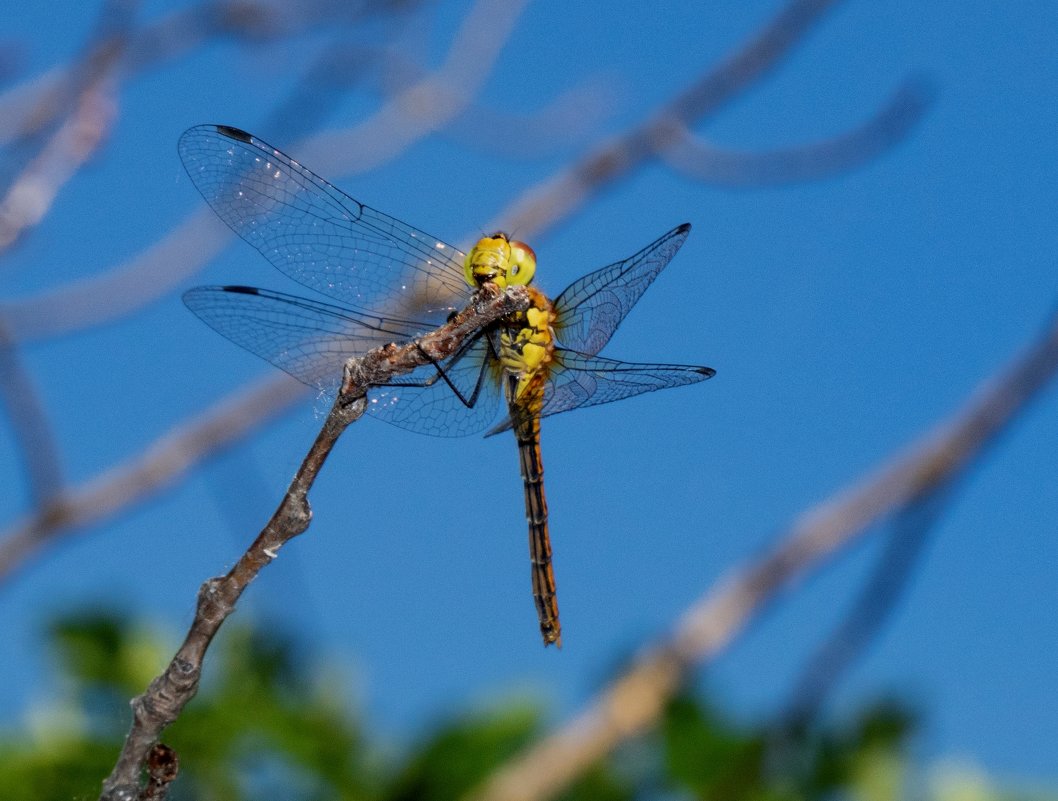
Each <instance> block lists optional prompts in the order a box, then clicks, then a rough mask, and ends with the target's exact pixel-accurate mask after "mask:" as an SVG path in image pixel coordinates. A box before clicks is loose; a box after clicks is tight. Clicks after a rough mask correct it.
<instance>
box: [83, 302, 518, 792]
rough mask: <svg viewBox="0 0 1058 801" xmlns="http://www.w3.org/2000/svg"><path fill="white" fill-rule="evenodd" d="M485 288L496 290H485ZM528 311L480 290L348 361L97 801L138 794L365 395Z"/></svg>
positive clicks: (301, 516) (135, 704)
mask: <svg viewBox="0 0 1058 801" xmlns="http://www.w3.org/2000/svg"><path fill="white" fill-rule="evenodd" d="M486 286H487V287H489V286H491V285H486ZM528 305H529V295H528V292H526V290H525V288H524V287H516V288H512V289H509V290H507V291H506V292H505V293H500V292H498V291H496V290H495V288H494V287H493V288H492V289H491V290H487V289H483V290H481V291H480V292H479V293H478V296H477V297H476V298H475V301H474V302H473V303H472V304H471V306H469V307H468V308H466V309H464V310H463V311H461V312H460V313H459V314H457V315H455V317H454V318H453V319H452V320H451V321H450V322H448V323H446V324H445V325H444V326H442V327H441V328H439V329H437V330H436V331H432V332H430V333H429V334H426V335H425V336H423V337H421V338H420V339H419V340H417V341H416V342H411V343H408V344H406V345H403V346H399V347H398V346H397V345H386V346H385V347H381V348H376V349H375V350H372V351H370V352H369V353H367V354H366V355H365V356H363V357H361V358H359V359H350V360H349V362H348V364H347V365H346V368H345V380H344V382H343V384H342V389H341V391H340V392H339V393H338V397H337V398H336V399H335V401H334V405H333V406H332V407H331V411H330V414H328V415H327V418H326V420H324V422H323V427H322V428H321V429H320V433H319V434H318V435H317V436H316V440H315V441H314V442H313V443H312V447H311V448H310V449H309V452H308V454H306V456H305V459H304V461H303V462H302V463H301V467H300V468H299V469H298V472H297V473H296V474H295V476H294V480H293V481H292V482H291V484H290V487H289V488H288V489H287V492H286V494H285V495H284V496H283V500H282V501H281V502H280V504H279V507H278V508H277V509H276V511H275V513H274V514H273V515H272V518H271V520H269V521H268V523H267V525H265V527H264V529H262V531H261V533H260V534H259V535H258V536H257V539H255V540H254V542H253V544H252V545H250V547H249V548H248V549H247V550H246V552H245V553H244V554H243V555H242V556H241V557H240V558H239V561H238V562H236V563H235V566H234V567H232V569H231V570H229V571H228V573H227V574H225V575H224V576H219V577H216V578H211V579H209V580H207V581H206V582H205V583H204V584H203V585H202V587H201V589H200V590H199V594H198V604H197V608H196V610H195V619H194V620H193V621H192V623H191V628H190V630H189V631H188V633H187V637H186V638H185V639H184V642H183V644H182V645H181V646H180V648H179V650H178V651H177V652H176V655H175V656H174V657H173V659H172V661H171V662H170V663H169V666H168V667H167V668H166V669H165V671H164V672H163V673H162V674H161V675H160V676H158V677H157V678H156V679H154V681H152V682H151V684H150V686H149V687H148V688H147V690H146V691H145V692H144V693H143V695H140V696H137V697H136V698H134V699H133V701H132V710H133V721H132V726H131V727H130V729H129V734H128V737H127V738H126V740H125V745H124V747H123V748H122V751H121V754H120V756H119V757H118V761H117V764H116V765H115V766H114V770H113V771H112V772H111V774H110V776H108V777H107V779H106V781H105V782H104V783H103V792H102V795H101V796H100V801H130V800H131V799H135V798H138V797H139V793H140V792H141V789H142V788H141V787H140V774H141V772H142V770H143V766H144V764H145V762H146V761H147V759H148V758H149V756H150V754H151V752H152V749H153V748H154V746H155V745H156V744H157V743H158V738H159V737H160V736H161V733H162V731H163V730H164V729H165V728H166V727H167V726H169V725H170V724H171V723H172V722H173V721H175V720H176V718H177V717H178V716H179V715H180V712H181V710H183V708H184V706H186V705H187V703H188V702H190V701H191V699H192V698H193V697H194V696H195V693H196V692H197V691H198V683H199V678H200V677H201V675H202V663H203V660H204V659H205V656H206V650H207V649H208V648H209V645H210V643H211V642H212V641H213V638H214V636H216V634H217V632H218V631H219V630H220V627H221V625H222V624H223V623H224V621H225V619H227V617H228V615H230V614H231V613H232V612H233V611H235V605H236V603H238V600H239V598H240V596H241V595H242V593H243V591H244V590H245V589H246V588H247V587H248V586H249V584H250V582H252V581H253V580H254V579H255V578H256V577H257V575H258V573H260V572H261V570H262V569H263V568H264V567H265V566H266V565H268V564H270V563H271V562H272V560H273V559H275V558H276V557H277V556H278V554H279V549H280V548H282V547H283V546H284V545H286V544H287V543H288V542H290V540H292V539H293V538H294V537H296V536H298V535H299V534H302V533H303V532H304V531H305V530H306V529H307V528H308V526H309V520H310V518H311V512H310V510H309V502H308V492H309V489H311V487H312V485H313V483H314V482H315V480H316V476H317V475H318V474H319V471H320V469H321V468H322V467H323V463H324V462H325V461H326V459H327V457H328V455H330V452H331V450H332V449H333V448H334V445H335V443H336V442H337V441H338V437H340V436H341V434H342V432H343V431H345V429H346V428H347V427H348V426H349V425H350V424H351V423H354V422H356V421H357V420H358V419H360V417H361V416H362V415H363V413H364V411H365V410H366V408H367V395H366V393H367V390H368V389H369V388H370V387H372V386H378V385H380V384H386V383H389V382H390V381H391V380H392V379H393V378H394V377H396V376H399V375H404V374H406V373H410V372H411V371H412V370H414V369H416V368H417V367H423V366H425V365H429V364H437V363H439V362H443V361H444V360H445V359H446V358H447V357H449V356H451V355H452V354H453V353H455V351H456V350H457V349H458V348H459V346H460V344H461V343H462V342H463V340H464V339H466V338H467V337H468V336H471V335H472V334H474V333H475V332H476V331H478V330H479V329H481V328H482V327H484V326H487V325H488V324H489V323H492V322H494V321H495V320H497V319H499V318H500V317H502V316H504V315H507V314H511V313H512V312H514V311H517V310H524V309H525V308H526V307H528Z"/></svg>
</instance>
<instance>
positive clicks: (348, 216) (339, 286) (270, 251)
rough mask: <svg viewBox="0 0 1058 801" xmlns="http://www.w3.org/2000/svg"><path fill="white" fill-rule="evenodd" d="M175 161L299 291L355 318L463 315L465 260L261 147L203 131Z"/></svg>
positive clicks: (216, 129) (191, 134) (184, 142)
mask: <svg viewBox="0 0 1058 801" xmlns="http://www.w3.org/2000/svg"><path fill="white" fill-rule="evenodd" d="M179 152H180V158H181V159H182V160H183V162H184V167H185V168H186V169H187V173H188V175H190V176H191V180H192V181H193V182H194V184H195V186H196V187H197V188H198V190H199V191H200V192H201V193H202V196H203V197H204V198H205V199H206V202H208V203H209V205H210V206H211V207H212V208H213V210H214V211H215V212H216V213H217V215H218V216H219V217H220V218H221V219H222V220H223V221H224V222H225V223H227V224H228V226H229V227H230V228H231V229H232V230H233V231H235V233H237V234H238V235H239V236H241V237H242V238H243V239H245V240H246V241H247V242H249V243H250V244H251V245H253V246H254V247H255V248H257V250H259V251H260V252H261V253H262V254H263V255H264V257H265V258H266V259H268V260H269V261H270V262H271V263H272V264H273V265H274V266H275V267H276V268H278V269H279V270H280V271H282V272H283V273H285V274H286V275H288V276H290V277H291V278H293V279H294V280H295V281H298V282H300V283H302V284H304V285H305V286H307V287H310V288H312V289H314V290H316V291H317V292H320V293H322V294H324V295H327V296H329V297H332V298H335V299H337V300H339V301H341V302H343V303H345V304H348V305H349V306H351V307H352V308H354V309H357V310H359V311H364V312H367V313H371V314H376V315H380V316H385V317H393V318H398V319H414V320H421V321H423V322H427V323H430V324H431V325H434V326H436V325H439V324H441V323H443V322H444V320H445V318H446V317H447V315H448V314H449V313H450V312H451V311H453V310H456V309H459V308H462V307H463V306H464V305H466V301H467V299H468V298H469V296H470V293H471V290H470V288H469V287H468V286H467V284H466V282H465V280H464V278H463V259H464V254H463V253H462V252H461V251H459V250H458V249H456V248H454V247H452V246H451V245H448V244H446V243H444V242H442V241H441V240H439V239H437V238H435V237H432V236H430V235H428V234H426V233H424V232H422V231H420V230H418V229H417V228H413V227H412V226H410V225H407V224H405V223H403V222H401V221H399V220H396V219H394V218H392V217H390V216H388V215H386V214H383V213H382V212H380V211H376V210H375V209H372V208H369V207H367V206H364V205H363V204H361V203H358V202H357V201H356V200H354V199H353V198H351V197H349V196H348V195H346V194H345V193H344V192H342V191H341V190H340V189H337V188H336V187H334V186H332V185H331V184H330V183H328V182H327V181H325V180H324V179H322V178H320V177H319V176H317V175H316V174H315V173H313V172H311V171H310V170H308V169H306V168H305V167H303V166H301V165H300V164H298V163H297V162H296V161H294V160H292V159H291V158H289V157H288V156H286V155H285V154H283V153H282V152H280V151H279V150H276V149H275V148H274V147H272V146H271V145H269V144H268V143H266V142H264V141H262V140H260V139H258V138H257V137H255V136H251V135H250V134H248V133H246V132H244V131H240V130H238V129H236V128H229V127H227V126H218V125H199V126H196V127H194V128H191V129H189V130H187V131H186V132H184V134H183V136H181V137H180V144H179Z"/></svg>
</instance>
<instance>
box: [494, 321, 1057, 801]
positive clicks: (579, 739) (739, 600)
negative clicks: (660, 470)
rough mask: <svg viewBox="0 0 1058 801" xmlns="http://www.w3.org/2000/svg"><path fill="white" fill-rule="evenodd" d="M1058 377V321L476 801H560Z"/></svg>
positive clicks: (803, 522)
mask: <svg viewBox="0 0 1058 801" xmlns="http://www.w3.org/2000/svg"><path fill="white" fill-rule="evenodd" d="M1056 372H1058V317H1055V318H1053V319H1052V320H1051V321H1050V322H1049V327H1048V330H1047V331H1046V333H1045V335H1044V336H1043V337H1042V338H1041V339H1040V340H1038V341H1037V342H1035V343H1034V344H1032V345H1031V347H1029V348H1028V349H1027V350H1026V352H1025V353H1024V354H1022V355H1021V356H1020V357H1018V358H1017V359H1016V360H1015V361H1014V363H1013V364H1012V365H1011V366H1010V367H1009V368H1008V369H1006V370H1005V371H1004V372H1003V373H1002V374H1000V375H999V376H998V377H997V378H996V379H994V380H992V381H990V382H988V383H986V384H985V385H984V386H982V387H981V388H980V389H979V390H978V392H977V393H975V395H974V396H973V397H971V398H970V400H969V401H968V402H967V404H966V406H965V407H964V408H963V409H962V410H961V411H959V412H958V413H956V414H955V415H953V416H952V417H951V418H950V419H949V420H946V421H943V422H942V423H940V424H939V425H938V426H937V427H936V428H935V429H934V430H933V431H931V432H929V433H928V434H926V435H925V436H924V437H922V438H921V439H920V440H919V441H918V442H916V443H915V444H914V445H912V447H911V448H910V449H908V450H907V451H906V452H905V453H904V454H903V455H902V456H898V457H896V458H895V459H893V460H892V461H891V462H889V463H888V464H885V465H883V466H882V467H881V468H880V469H879V470H878V471H877V472H876V473H875V474H873V475H870V476H868V477H867V478H865V479H863V480H862V481H861V482H859V483H858V484H855V485H853V486H851V487H849V488H848V489H846V490H845V491H843V492H840V493H838V494H836V495H835V496H833V497H832V498H830V499H829V500H827V501H824V502H823V503H822V504H820V505H818V506H816V507H814V508H812V509H809V510H808V511H807V512H806V513H804V514H803V515H802V516H801V517H800V518H799V519H798V520H796V521H795V522H794V523H793V525H792V526H791V528H790V529H789V530H788V531H787V533H786V535H785V536H784V537H782V538H781V539H780V540H779V542H778V544H777V545H776V546H775V547H774V548H773V549H772V550H771V551H770V552H768V553H766V554H765V555H764V556H763V557H761V558H760V559H758V560H756V561H754V562H751V563H749V564H747V565H745V566H744V567H742V568H741V569H738V570H735V571H733V572H732V573H731V574H729V575H728V576H727V578H726V579H725V580H722V581H721V582H720V583H719V584H718V585H716V586H715V587H714V588H713V589H712V590H711V591H709V592H708V593H707V594H706V595H705V596H703V597H702V598H701V599H700V600H699V601H698V602H696V603H695V604H694V605H693V606H692V607H691V608H690V609H688V610H687V612H686V613H685V614H684V615H683V616H682V618H681V619H680V620H679V622H678V623H677V625H676V628H675V630H674V631H673V632H672V633H671V634H669V635H668V636H666V637H664V638H663V639H661V640H660V641H659V642H656V643H654V644H653V645H651V646H650V647H648V648H646V649H645V650H644V651H643V652H642V653H641V655H640V656H639V658H638V659H637V660H636V661H635V663H634V664H633V665H632V667H631V668H630V669H629V670H628V671H627V672H626V673H625V674H624V675H622V676H620V677H619V678H618V679H617V680H616V681H614V682H613V683H612V684H610V685H609V686H608V687H607V688H605V689H604V690H603V691H602V692H601V693H600V694H599V695H598V696H597V697H596V698H595V699H594V700H592V701H591V702H590V703H589V704H588V706H587V707H586V708H585V709H584V710H583V711H582V712H581V713H580V714H578V715H577V716H576V717H575V718H574V719H573V720H571V721H570V722H569V723H568V724H566V725H565V726H563V727H562V728H560V729H559V730H558V731H556V732H554V733H553V734H551V735H550V736H548V737H547V738H545V739H544V740H542V741H541V742H539V743H538V744H536V745H534V746H532V747H531V748H529V749H528V750H527V751H526V752H525V753H523V754H521V755H520V756H518V757H517V758H515V759H514V760H512V761H511V762H510V763H508V764H507V765H506V766H504V767H502V768H501V769H500V770H499V771H497V772H496V773H495V774H493V776H492V777H491V778H490V779H489V780H488V781H487V782H486V784H485V785H484V786H483V787H482V788H481V790H480V791H479V792H478V793H477V794H476V795H475V796H474V799H475V801H498V800H499V799H503V801H530V800H532V801H539V799H545V798H552V797H554V796H555V795H556V794H557V793H559V792H561V791H562V789H564V788H566V787H568V786H569V784H570V783H571V782H572V781H573V780H574V779H575V778H576V777H577V776H578V775H580V774H581V773H582V772H583V771H584V770H586V769H587V768H589V767H590V766H591V765H592V764H594V763H595V762H596V761H597V760H598V759H600V758H601V757H603V756H604V755H605V754H607V753H609V752H610V751H611V750H612V749H613V748H614V747H615V746H616V745H617V744H618V743H620V742H622V741H623V740H625V739H627V738H629V737H632V736H634V735H636V734H639V733H641V732H643V731H645V730H647V729H648V728H649V727H651V726H652V725H653V724H654V723H655V722H656V720H657V719H658V716H659V715H660V714H661V712H662V710H663V709H664V706H665V704H666V702H667V701H668V699H669V698H671V697H672V695H673V693H675V692H676V691H677V690H678V689H679V688H680V686H681V685H682V684H683V682H684V681H685V679H686V678H687V676H688V674H689V672H690V671H691V669H692V668H693V667H694V666H695V665H696V664H698V663H700V662H703V661H707V660H709V659H711V658H713V657H715V656H716V655H717V654H718V653H719V652H720V651H721V650H722V649H723V648H724V647H725V646H726V645H727V644H728V643H730V642H731V640H732V639H734V638H735V637H736V636H737V635H738V634H739V633H740V632H741V631H742V630H743V629H744V628H745V627H746V625H747V623H748V622H749V621H750V620H751V619H752V618H753V617H754V616H755V615H756V614H757V613H759V612H760V611H761V609H762V608H763V607H764V606H765V605H766V604H767V603H769V602H770V601H773V600H774V599H775V598H776V596H777V595H778V594H779V592H780V591H782V590H785V589H787V588H788V587H789V586H790V585H792V584H793V583H794V581H795V580H797V579H800V578H803V577H804V576H805V575H806V574H807V573H808V572H809V571H810V570H812V569H815V568H819V567H820V566H821V565H822V564H823V563H824V562H825V561H826V560H827V559H828V558H830V557H833V556H834V555H835V554H836V553H837V552H838V551H839V550H840V549H841V548H843V547H846V546H848V545H849V544H850V543H851V542H853V541H854V540H855V539H856V538H857V537H858V536H859V535H860V534H861V533H862V532H864V531H865V530H866V529H867V528H869V527H870V526H872V525H873V524H875V523H877V522H879V521H881V520H884V519H886V518H888V517H889V516H890V515H892V514H893V513H894V512H896V511H898V510H900V509H902V508H907V507H909V506H910V505H913V504H914V503H916V502H917V501H919V500H921V499H923V498H927V497H929V496H930V495H931V493H934V492H936V491H937V490H938V489H939V488H942V487H945V486H947V485H948V483H949V482H950V481H951V480H953V478H954V477H955V476H957V475H958V474H959V473H960V472H962V471H964V470H966V469H967V468H968V467H969V466H970V465H971V464H972V463H973V462H974V461H975V460H977V459H979V458H980V456H981V454H982V453H983V452H984V450H985V448H986V447H987V446H988V445H990V444H992V443H993V442H994V441H995V439H996V437H997V436H998V435H999V434H1000V433H1001V432H1002V431H1003V430H1004V429H1005V428H1006V427H1007V426H1008V425H1010V424H1011V423H1012V422H1013V421H1014V420H1015V419H1016V418H1017V415H1018V414H1019V413H1020V412H1021V411H1022V410H1023V409H1024V408H1025V406H1026V405H1027V404H1028V403H1029V401H1031V400H1033V399H1034V398H1035V397H1036V395H1037V394H1038V393H1039V392H1040V390H1041V389H1042V388H1043V387H1044V386H1046V384H1047V383H1048V382H1049V381H1050V380H1052V379H1053V378H1054V375H1055V373H1056Z"/></svg>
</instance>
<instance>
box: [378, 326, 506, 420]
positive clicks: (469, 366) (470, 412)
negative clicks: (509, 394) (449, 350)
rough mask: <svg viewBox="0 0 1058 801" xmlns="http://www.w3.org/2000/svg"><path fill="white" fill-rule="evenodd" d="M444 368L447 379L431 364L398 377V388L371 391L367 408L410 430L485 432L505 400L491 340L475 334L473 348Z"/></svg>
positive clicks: (444, 364)
mask: <svg viewBox="0 0 1058 801" xmlns="http://www.w3.org/2000/svg"><path fill="white" fill-rule="evenodd" d="M439 366H440V368H441V370H443V372H444V377H443V378H442V377H441V374H440V372H439V371H438V369H437V367H434V366H433V365H428V366H426V367H420V368H419V369H418V370H416V371H415V372H414V373H413V374H412V375H411V376H408V377H404V378H401V379H398V381H399V382H400V383H398V384H397V385H395V386H385V387H379V388H377V389H372V390H371V391H370V392H369V393H368V406H367V410H368V412H369V413H370V414H372V415H373V416H375V417H377V418H378V419H380V420H384V421H386V422H387V423H391V424H393V425H395V426H399V427H400V428H404V429H407V430H408V431H415V432H417V433H419V434H431V435H433V436H436V437H465V436H468V435H470V434H478V433H480V432H482V431H484V430H485V429H486V428H488V426H489V425H490V424H491V423H492V422H493V421H495V419H496V416H497V415H498V414H499V410H500V402H501V400H502V384H501V382H500V378H499V375H498V372H497V370H498V362H497V361H496V360H495V358H494V356H493V354H492V353H491V351H490V348H489V342H488V339H487V338H486V337H485V336H479V337H477V338H475V339H474V340H472V342H471V343H470V345H469V347H467V348H466V349H464V350H460V351H458V352H457V353H455V354H454V355H453V356H452V357H451V358H450V359H448V360H447V361H445V362H444V363H443V364H441V365H439ZM445 378H447V382H446V381H445ZM448 382H451V384H452V386H451V387H450V386H449V385H448ZM408 383H411V384H413V385H412V386H408V385H406V384H408ZM452 387H455V389H456V390H457V391H458V394H457V393H456V392H454V391H453V390H452Z"/></svg>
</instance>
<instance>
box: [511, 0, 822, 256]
mask: <svg viewBox="0 0 1058 801" xmlns="http://www.w3.org/2000/svg"><path fill="white" fill-rule="evenodd" d="M836 2H837V0H793V2H790V3H788V4H787V5H786V6H785V7H784V8H783V9H782V10H781V11H780V12H779V13H778V14H777V15H776V16H775V18H774V19H772V20H771V22H769V23H768V24H767V25H766V26H765V27H764V28H763V29H762V30H761V31H760V32H759V33H758V34H757V35H756V36H755V37H754V38H753V39H751V40H750V41H749V42H748V43H746V44H745V45H744V46H743V47H742V48H740V49H739V50H738V51H737V52H736V53H734V54H733V55H732V56H730V57H729V58H727V59H726V60H725V61H723V62H721V63H720V64H719V65H718V66H717V67H715V68H714V69H712V70H710V71H709V72H707V73H706V74H705V75H703V76H702V77H701V78H700V79H699V80H698V81H696V82H695V83H693V84H692V85H691V86H690V87H689V88H688V89H687V90H685V91H684V92H682V93H681V94H679V95H678V96H677V97H675V98H674V99H673V100H672V101H670V102H669V103H668V104H667V105H666V106H664V107H663V108H662V109H661V110H660V111H659V112H658V113H656V114H655V115H654V116H653V117H651V118H650V119H649V120H647V121H646V122H645V123H643V124H642V125H640V126H639V127H637V128H634V129H632V130H630V131H628V132H627V133H625V134H624V135H623V136H621V137H619V138H617V139H614V140H611V141H610V142H607V143H606V144H604V145H603V146H602V147H600V148H598V149H597V150H595V151H593V152H591V153H589V154H588V155H587V156H585V157H584V158H582V159H580V160H579V161H578V162H577V163H576V164H573V165H572V166H571V167H569V168H568V169H566V170H564V171H562V172H561V173H559V174H557V175H555V176H554V177H552V178H551V179H549V180H548V181H546V182H544V183H542V184H539V185H537V186H536V187H534V188H532V189H530V190H529V191H528V192H525V193H523V194H522V195H521V197H519V198H518V199H516V200H515V201H514V202H513V203H511V204H510V205H509V206H508V207H507V208H506V209H504V210H503V211H502V212H501V213H500V214H499V215H497V218H496V223H498V226H497V227H499V228H502V229H503V230H508V231H511V230H513V231H518V232H519V235H520V236H523V237H526V238H528V237H529V236H532V235H537V234H539V233H540V232H541V231H545V230H547V229H548V228H550V227H551V226H553V225H555V224H556V223H557V222H559V221H560V220H564V219H566V218H568V217H570V216H571V215H572V214H573V213H574V212H576V211H577V209H579V208H580V207H581V206H583V205H584V204H585V203H586V202H587V201H588V199H589V198H590V197H591V196H592V195H594V194H596V193H598V192H600V191H601V190H602V189H603V188H604V187H606V186H608V185H609V184H611V183H613V182H614V181H615V180H617V179H618V178H619V177H621V176H622V175H624V174H625V173H627V172H628V171H630V170H631V169H633V168H634V167H637V166H639V165H640V164H641V163H642V162H644V161H646V160H647V159H650V158H653V157H654V156H655V154H656V153H658V152H662V151H664V150H666V149H667V148H668V147H670V146H671V145H672V144H673V143H674V142H677V141H679V139H680V136H681V133H680V132H681V131H682V130H684V129H685V128H687V127H689V126H690V125H691V124H692V123H694V122H696V121H698V120H700V119H702V118H704V117H705V116H707V115H709V114H712V113H714V112H715V111H716V110H717V109H719V108H720V107H721V106H723V105H724V104H725V103H727V102H729V101H731V100H732V99H733V98H734V97H735V96H737V95H738V94H739V93H740V92H743V91H745V90H746V89H748V88H749V87H750V86H751V85H752V84H753V83H754V82H755V81H757V80H759V79H760V78H761V77H763V76H764V74H765V73H766V72H767V71H768V70H770V69H772V68H774V67H775V66H776V65H777V64H778V62H779V60H780V59H781V58H782V57H783V56H784V55H786V53H788V52H789V51H790V49H791V48H793V46H794V45H796V44H798V43H799V42H801V41H802V40H803V39H804V37H805V36H806V35H807V34H808V32H809V30H810V29H811V27H812V25H814V24H815V23H816V22H818V21H819V19H820V18H821V17H822V16H823V14H824V13H826V12H827V11H828V10H829V9H830V7H831V6H833V5H834V4H835V3H836ZM496 223H494V226H496Z"/></svg>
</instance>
